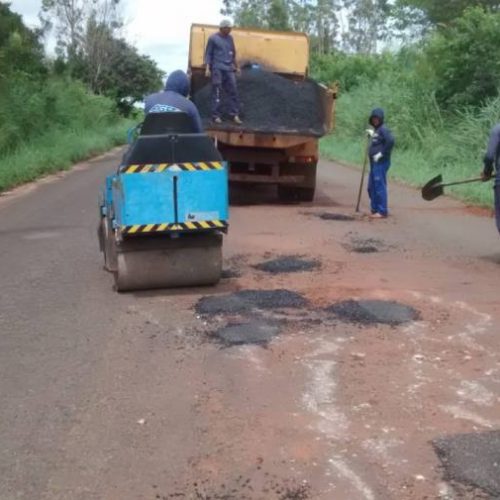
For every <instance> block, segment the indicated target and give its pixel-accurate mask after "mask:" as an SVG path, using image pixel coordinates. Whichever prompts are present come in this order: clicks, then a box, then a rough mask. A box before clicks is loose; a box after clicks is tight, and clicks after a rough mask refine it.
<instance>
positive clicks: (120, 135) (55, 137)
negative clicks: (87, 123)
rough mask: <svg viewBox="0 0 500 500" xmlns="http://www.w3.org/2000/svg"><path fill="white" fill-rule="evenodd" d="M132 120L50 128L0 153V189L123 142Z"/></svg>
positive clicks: (2, 189) (45, 173) (55, 170)
mask: <svg viewBox="0 0 500 500" xmlns="http://www.w3.org/2000/svg"><path fill="white" fill-rule="evenodd" d="M131 124H132V122H125V121H122V122H119V123H117V124H115V125H112V126H109V127H105V128H103V127H100V128H95V129H87V130H83V129H81V130H78V129H73V130H71V129H70V130H63V129H58V130H54V129H52V130H50V131H48V132H47V133H46V134H43V135H41V136H39V137H37V138H35V139H32V140H30V141H28V142H26V143H24V144H23V145H22V146H21V147H19V148H18V149H17V150H15V151H13V152H12V153H10V154H7V155H4V156H2V157H0V192H1V191H5V190H7V189H10V188H13V187H15V186H18V185H20V184H23V183H26V182H30V181H33V180H35V179H37V178H39V177H41V176H44V175H48V174H51V173H55V172H58V171H60V170H66V169H68V168H69V167H70V166H71V165H73V164H74V163H75V162H77V161H80V160H83V159H86V158H90V157H92V156H94V155H97V154H99V153H103V152H105V151H107V150H109V149H111V148H112V147H113V146H117V145H119V144H123V142H124V141H125V138H126V133H127V129H128V128H129V127H130V126H131Z"/></svg>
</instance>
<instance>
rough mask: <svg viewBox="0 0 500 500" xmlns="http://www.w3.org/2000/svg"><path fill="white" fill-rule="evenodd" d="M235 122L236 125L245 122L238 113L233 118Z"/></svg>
mask: <svg viewBox="0 0 500 500" xmlns="http://www.w3.org/2000/svg"><path fill="white" fill-rule="evenodd" d="M233 122H234V123H236V125H243V122H242V121H241V119H240V117H239V116H238V115H236V116H235V117H234V118H233Z"/></svg>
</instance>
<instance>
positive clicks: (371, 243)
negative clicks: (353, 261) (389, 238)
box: [343, 238, 388, 253]
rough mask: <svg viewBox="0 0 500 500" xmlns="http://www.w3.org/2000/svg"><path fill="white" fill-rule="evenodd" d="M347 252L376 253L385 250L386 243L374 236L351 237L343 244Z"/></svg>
mask: <svg viewBox="0 0 500 500" xmlns="http://www.w3.org/2000/svg"><path fill="white" fill-rule="evenodd" d="M343 246H344V248H345V249H347V250H348V251H349V252H355V253H377V252H384V251H386V250H387V248H388V247H387V245H386V244H385V243H384V242H383V241H382V240H378V239H376V238H352V239H351V241H350V242H349V243H346V244H344V245H343Z"/></svg>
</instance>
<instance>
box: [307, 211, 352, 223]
mask: <svg viewBox="0 0 500 500" xmlns="http://www.w3.org/2000/svg"><path fill="white" fill-rule="evenodd" d="M316 216H317V217H319V218H320V219H322V220H332V221H341V222H348V221H353V220H356V218H355V217H353V216H352V215H345V214H333V213H330V212H323V213H321V214H316Z"/></svg>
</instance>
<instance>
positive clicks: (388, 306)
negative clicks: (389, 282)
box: [326, 300, 419, 326]
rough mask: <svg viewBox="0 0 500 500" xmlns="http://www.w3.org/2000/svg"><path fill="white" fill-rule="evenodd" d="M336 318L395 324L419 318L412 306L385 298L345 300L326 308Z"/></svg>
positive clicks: (365, 323) (364, 322)
mask: <svg viewBox="0 0 500 500" xmlns="http://www.w3.org/2000/svg"><path fill="white" fill-rule="evenodd" d="M326 311H327V312H328V313H332V314H334V315H335V316H336V317H337V318H338V319H340V320H342V321H346V322H348V323H357V324H360V325H372V324H373V325H378V324H382V325H391V326H397V325H402V324H404V323H409V322H410V321H415V320H417V319H418V318H419V313H418V311H417V310H415V309H413V307H410V306H407V305H405V304H399V303H398V302H392V301H385V300H359V301H358V300H346V301H344V302H339V303H338V304H334V305H332V306H330V307H328V308H327V309H326Z"/></svg>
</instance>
